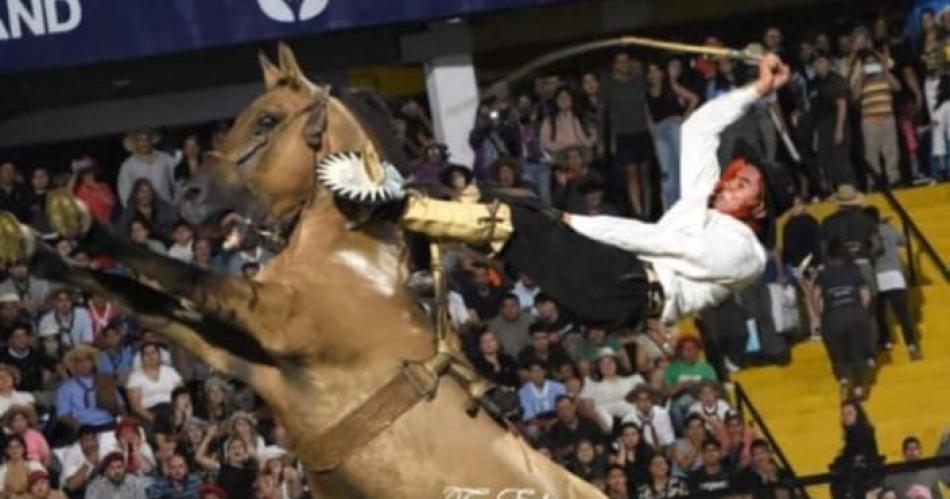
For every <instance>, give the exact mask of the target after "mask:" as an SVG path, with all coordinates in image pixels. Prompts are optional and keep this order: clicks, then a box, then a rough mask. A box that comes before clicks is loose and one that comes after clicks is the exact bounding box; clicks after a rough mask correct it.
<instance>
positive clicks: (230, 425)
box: [228, 411, 257, 430]
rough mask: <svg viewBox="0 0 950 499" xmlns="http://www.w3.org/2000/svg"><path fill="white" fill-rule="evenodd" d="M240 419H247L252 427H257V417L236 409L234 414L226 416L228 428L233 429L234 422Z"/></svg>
mask: <svg viewBox="0 0 950 499" xmlns="http://www.w3.org/2000/svg"><path fill="white" fill-rule="evenodd" d="M241 419H243V420H245V421H247V422H248V423H249V424H250V425H251V426H253V427H254V428H257V418H255V417H254V415H253V414H251V413H249V412H245V411H236V412H235V413H234V414H231V417H230V418H228V428H230V429H232V430H233V429H234V424H235V423H237V422H238V420H241Z"/></svg>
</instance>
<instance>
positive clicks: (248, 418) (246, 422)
mask: <svg viewBox="0 0 950 499" xmlns="http://www.w3.org/2000/svg"><path fill="white" fill-rule="evenodd" d="M209 433H214V432H213V431H210V430H209ZM228 440H242V441H243V442H244V444H245V445H244V448H245V449H246V451H247V455H248V456H250V457H253V458H256V457H257V455H258V454H260V453H261V452H263V451H264V447H267V445H266V444H265V443H264V438H263V437H261V435H260V434H259V433H258V432H257V419H256V418H254V416H253V415H251V414H250V413H248V412H245V411H234V412H233V413H231V415H230V417H229V418H228ZM227 445H228V444H227V441H225V444H224V446H225V449H227Z"/></svg>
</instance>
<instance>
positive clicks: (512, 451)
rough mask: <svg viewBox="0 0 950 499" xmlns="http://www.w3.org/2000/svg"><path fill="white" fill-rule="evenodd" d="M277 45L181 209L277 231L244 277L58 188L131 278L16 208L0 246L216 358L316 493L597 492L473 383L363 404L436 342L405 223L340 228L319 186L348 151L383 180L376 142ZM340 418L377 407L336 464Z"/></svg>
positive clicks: (59, 223) (91, 239) (2, 227)
mask: <svg viewBox="0 0 950 499" xmlns="http://www.w3.org/2000/svg"><path fill="white" fill-rule="evenodd" d="M279 54H280V59H279V65H274V64H272V63H271V62H269V61H268V60H267V59H266V58H262V66H263V71H264V79H265V82H266V87H267V91H266V93H264V94H263V95H262V96H260V97H259V98H258V99H256V100H255V101H254V102H253V103H252V104H251V105H250V106H249V107H248V108H247V109H246V110H245V111H243V112H242V113H241V114H240V116H239V117H238V118H237V120H236V122H235V124H234V126H233V128H232V129H231V130H230V131H229V133H228V135H227V138H226V139H225V141H224V144H223V146H222V148H221V150H220V151H217V152H215V153H212V154H211V155H210V156H209V158H208V160H207V161H206V163H205V164H204V165H203V166H202V168H201V170H200V173H199V175H198V176H197V177H196V178H195V179H194V181H193V182H192V183H191V184H190V185H189V186H188V188H187V189H186V193H185V197H186V201H185V204H184V208H183V213H184V214H186V215H187V216H189V217H190V218H191V219H192V220H197V219H201V218H207V217H209V216H212V215H213V214H215V213H217V212H219V211H218V210H219V209H221V208H234V207H238V206H237V205H240V206H239V207H240V208H242V210H241V211H242V212H243V213H244V214H245V215H246V216H248V217H250V218H252V219H253V220H254V221H255V222H256V223H266V224H268V225H269V226H271V227H274V228H277V229H278V230H283V231H284V232H286V233H287V234H288V237H287V240H286V247H285V248H284V249H283V251H282V252H280V254H279V255H277V256H276V257H275V258H274V259H273V260H272V261H271V262H270V263H269V264H268V265H267V266H265V267H264V269H263V270H262V271H261V273H260V274H259V276H258V277H257V278H256V279H255V280H254V281H249V280H244V279H239V278H232V277H225V276H220V275H215V274H212V273H207V272H204V271H201V270H199V269H197V268H195V267H191V266H189V265H186V264H182V263H178V262H175V261H173V260H170V259H167V258H164V257H161V256H158V255H155V254H152V253H150V252H148V251H147V250H144V249H142V248H140V247H137V246H135V245H131V244H130V243H128V242H127V241H124V240H120V239H118V238H116V237H114V236H113V235H112V234H111V233H110V232H108V230H106V229H104V228H102V227H99V226H98V225H96V224H95V223H92V224H91V226H90V223H89V221H88V217H87V216H84V215H83V213H82V206H81V205H80V204H79V203H78V202H77V201H76V200H75V199H73V198H72V197H71V196H69V195H67V194H65V193H62V192H60V193H57V194H56V195H53V196H52V197H51V200H50V203H49V206H48V209H49V210H50V216H51V219H52V221H53V225H54V226H55V227H56V228H57V229H58V230H59V231H60V232H61V233H63V234H66V235H77V236H80V237H81V239H80V243H81V244H82V245H84V246H85V247H86V248H87V249H88V250H89V251H90V252H95V253H100V254H110V255H112V256H114V257H115V258H117V259H118V260H119V261H120V262H121V263H122V264H123V265H125V266H126V267H128V268H130V269H133V270H134V272H136V275H137V279H135V280H133V279H132V278H123V277H116V276H110V275H105V274H101V273H97V272H94V271H89V270H86V269H82V268H78V267H75V266H73V265H72V264H70V263H68V262H65V261H63V260H62V259H60V258H59V257H58V256H57V255H56V254H55V252H53V251H51V250H50V249H49V248H48V247H45V246H44V245H43V244H42V243H40V242H39V241H37V240H36V238H35V235H34V234H33V233H32V231H30V230H29V229H28V228H25V227H23V226H20V225H18V223H17V222H16V220H15V219H14V218H13V217H12V216H11V215H10V214H0V258H2V259H4V260H6V261H9V260H13V259H17V258H31V259H32V263H33V264H34V266H35V268H36V272H37V273H38V274H41V275H43V276H45V277H48V278H51V279H56V280H59V281H61V282H66V283H69V284H71V285H75V286H79V287H82V288H84V289H87V290H91V291H96V292H99V293H106V294H108V295H109V296H112V297H113V298H115V299H118V300H120V301H122V302H123V303H124V304H125V305H126V306H128V307H130V308H131V309H132V310H133V311H134V312H136V313H137V314H139V315H140V316H141V317H142V319H143V321H145V322H146V323H147V324H148V325H149V326H151V327H153V328H156V329H157V330H160V331H161V332H163V333H164V334H165V335H167V336H168V337H169V338H170V339H171V340H173V341H175V342H177V343H178V344H180V345H182V346H183V347H185V348H187V349H189V350H190V351H192V352H194V353H195V354H196V355H198V356H199V357H200V358H202V359H203V360H204V361H206V362H208V363H209V364H210V365H211V366H212V367H214V368H215V369H216V370H219V371H221V372H224V373H226V374H229V375H232V376H234V377H236V378H238V379H241V380H242V381H244V382H246V383H248V384H250V385H251V386H252V387H253V388H254V390H256V391H257V393H259V394H260V395H261V396H262V397H263V398H264V399H265V400H266V401H267V402H268V404H269V405H270V406H271V407H272V408H273V410H274V412H275V414H276V416H277V418H278V419H279V421H280V422H281V423H282V424H283V425H284V426H285V427H286V428H287V430H288V432H289V433H290V435H291V436H292V440H293V446H294V449H293V450H294V452H295V453H296V454H297V455H298V456H299V457H300V459H301V460H302V461H303V463H304V464H305V466H307V467H308V480H309V483H310V484H311V487H312V488H313V490H314V492H315V495H316V496H317V497H321V498H324V497H325V498H346V499H352V498H361V497H362V498H373V499H406V498H453V499H465V498H482V497H488V498H500V499H515V498H543V497H547V498H595V497H603V495H602V494H601V493H600V492H599V491H598V490H597V489H596V488H595V487H593V486H592V485H590V484H588V483H586V482H584V481H582V480H580V479H579V478H577V477H575V476H574V475H572V474H570V473H568V472H567V471H565V470H564V469H563V468H561V467H560V466H558V465H557V464H555V463H553V462H552V461H550V460H549V459H547V458H545V457H544V456H542V455H541V454H539V453H537V452H536V451H534V450H532V449H531V448H530V447H529V446H528V445H527V444H526V443H525V442H524V441H523V440H522V439H521V438H520V437H518V436H516V435H514V434H513V433H511V432H509V431H506V430H505V429H504V428H503V427H501V426H500V425H498V424H497V423H496V422H494V421H493V420H492V419H491V418H490V417H488V416H487V415H485V414H484V413H480V414H479V415H477V416H476V417H474V418H473V417H470V416H469V415H467V414H466V413H465V411H464V410H463V408H464V407H465V406H466V403H467V402H468V393H467V391H466V390H465V389H463V387H461V386H460V385H459V384H458V383H456V382H454V381H452V380H446V381H443V382H442V384H441V385H440V386H439V389H438V392H437V394H436V395H435V397H434V398H433V399H432V400H430V401H423V402H420V403H417V404H415V405H413V406H411V408H410V409H409V410H408V411H407V412H405V413H404V414H402V415H401V416H399V417H395V416H393V417H391V418H389V420H386V421H383V422H382V423H380V421H379V420H378V419H379V417H378V416H379V414H380V413H382V414H385V406H383V407H382V408H381V407H367V406H365V405H364V404H365V403H366V401H367V400H368V399H371V398H372V397H373V394H374V393H376V392H377V391H378V390H379V389H380V387H382V386H384V385H386V384H387V383H390V382H391V381H392V380H394V379H396V378H397V377H398V374H399V373H400V368H401V365H402V364H401V363H402V361H403V360H407V359H409V360H413V359H416V360H424V359H428V358H431V357H432V356H433V355H434V354H435V353H436V352H435V346H434V342H433V335H432V332H431V326H430V324H429V323H428V321H427V319H426V317H425V316H424V314H423V313H422V312H421V311H419V310H418V307H417V306H416V305H415V303H414V297H413V296H412V295H411V293H410V292H409V291H408V290H407V289H405V286H404V281H405V276H404V264H403V262H402V261H401V255H402V254H403V251H402V245H401V239H400V234H399V233H398V230H397V229H396V228H395V227H393V226H388V225H385V226H384V225H367V226H365V227H361V228H360V229H359V230H351V228H350V227H348V225H347V220H346V218H344V216H343V215H342V214H341V212H340V211H339V209H338V208H337V206H336V205H335V204H334V201H333V199H332V197H331V196H330V194H329V193H328V192H327V191H325V190H324V189H323V188H322V187H321V186H320V185H319V184H318V183H317V182H316V181H315V177H314V176H315V172H314V168H315V165H316V163H317V162H318V161H319V160H320V159H321V158H323V157H325V156H327V155H329V154H333V153H337V152H345V151H354V152H359V153H361V154H362V155H363V159H364V162H365V163H366V165H367V169H368V170H367V171H366V174H367V175H369V176H370V177H376V176H378V175H379V174H380V172H379V171H378V170H376V168H379V161H378V159H377V157H378V156H383V157H385V156H386V154H385V153H386V151H385V150H384V147H383V145H382V138H381V137H380V136H379V135H377V134H374V133H373V132H372V131H371V127H370V126H369V125H368V123H367V122H366V121H365V120H364V119H363V118H362V117H361V116H360V115H358V113H357V112H356V111H354V110H353V109H351V108H349V107H348V106H347V105H345V104H344V103H343V102H342V101H341V100H339V99H337V98H335V97H332V96H330V95H329V92H328V90H327V89H326V88H323V87H319V86H317V85H314V84H313V83H312V82H310V81H308V80H307V78H306V77H305V76H304V74H303V72H302V71H301V70H300V68H299V66H298V65H297V62H296V60H295V58H294V56H293V54H292V53H291V51H290V50H289V49H288V48H287V47H286V46H283V45H281V47H280V51H279ZM358 408H365V414H360V413H359V411H357V414H356V417H355V419H354V415H353V414H351V411H354V410H356V409H358ZM361 410H362V409H361ZM345 416H347V417H348V420H349V421H351V422H352V421H354V420H355V421H357V423H358V422H359V421H360V416H363V417H365V419H366V421H370V420H374V419H375V421H374V423H373V424H376V425H377V427H379V428H381V430H380V431H378V432H374V434H373V436H372V438H369V439H368V441H365V443H363V444H361V445H358V446H357V447H356V448H355V449H354V450H353V451H352V452H341V453H340V454H339V456H338V459H333V457H334V456H332V455H331V456H328V455H327V454H328V452H331V453H332V450H333V449H335V448H338V447H339V446H340V445H341V442H339V441H329V439H328V437H327V436H328V435H331V436H333V438H337V439H338V438H340V436H341V433H340V432H337V433H334V432H333V431H331V430H332V429H333V428H336V427H338V426H339V425H340V422H341V420H342V419H343V418H344V417H345ZM367 425H369V423H367ZM380 425H381V426H380ZM349 428H357V429H359V428H360V426H359V425H358V424H356V425H355V426H353V425H350V426H349ZM342 435H344V436H345V433H344V434H342ZM350 436H351V437H352V441H354V442H362V441H364V440H367V439H364V438H361V435H359V434H358V432H357V433H352V434H351V435H350ZM346 443H347V442H342V444H344V445H345V444H346Z"/></svg>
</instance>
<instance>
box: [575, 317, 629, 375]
mask: <svg viewBox="0 0 950 499" xmlns="http://www.w3.org/2000/svg"><path fill="white" fill-rule="evenodd" d="M604 348H609V349H611V350H613V352H614V353H615V354H616V355H617V357H618V360H619V362H620V367H621V368H622V370H624V371H627V372H629V371H632V370H633V366H632V365H631V363H630V359H629V358H628V357H627V353H626V352H625V351H624V349H623V344H622V343H621V342H620V339H619V338H617V335H615V334H611V335H608V334H607V331H606V330H604V328H602V327H597V326H587V327H585V328H584V332H583V337H582V338H581V339H580V341H578V342H577V346H576V348H575V349H574V350H575V351H576V353H575V355H574V358H575V359H576V360H579V361H587V362H594V361H596V360H597V357H598V356H600V354H601V352H602V351H603V349H604Z"/></svg>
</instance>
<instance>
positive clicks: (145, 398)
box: [125, 365, 181, 409]
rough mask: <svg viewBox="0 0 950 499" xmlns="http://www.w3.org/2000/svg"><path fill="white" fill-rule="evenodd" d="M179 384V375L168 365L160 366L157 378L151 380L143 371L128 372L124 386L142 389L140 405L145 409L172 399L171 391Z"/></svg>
mask: <svg viewBox="0 0 950 499" xmlns="http://www.w3.org/2000/svg"><path fill="white" fill-rule="evenodd" d="M180 384H181V376H179V375H178V372H176V371H175V370H174V369H172V368H171V367H168V366H164V365H163V366H160V367H159V369H158V379H155V380H153V379H152V378H149V377H148V376H146V375H145V372H144V371H141V370H135V371H132V373H131V374H129V381H127V382H126V384H125V386H127V387H128V388H138V389H140V390H141V391H142V407H145V408H146V409H147V408H149V407H152V406H155V405H157V404H166V403H169V402H171V400H172V391H174V390H175V388H176V387H177V386H178V385H180Z"/></svg>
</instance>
